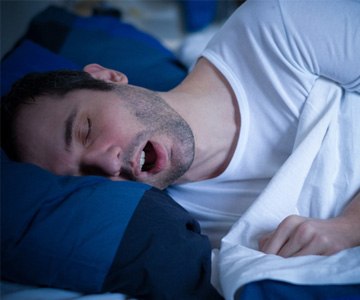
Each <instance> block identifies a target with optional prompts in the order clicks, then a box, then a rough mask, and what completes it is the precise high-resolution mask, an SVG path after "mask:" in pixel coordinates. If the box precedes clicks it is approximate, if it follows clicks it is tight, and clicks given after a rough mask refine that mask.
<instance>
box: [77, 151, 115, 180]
mask: <svg viewBox="0 0 360 300" xmlns="http://www.w3.org/2000/svg"><path fill="white" fill-rule="evenodd" d="M120 169H121V149H120V147H117V146H111V147H109V148H107V149H105V150H100V151H99V150H92V151H88V152H87V153H85V154H84V155H83V158H82V161H81V173H82V174H84V175H100V176H106V177H108V176H119V174H120Z"/></svg>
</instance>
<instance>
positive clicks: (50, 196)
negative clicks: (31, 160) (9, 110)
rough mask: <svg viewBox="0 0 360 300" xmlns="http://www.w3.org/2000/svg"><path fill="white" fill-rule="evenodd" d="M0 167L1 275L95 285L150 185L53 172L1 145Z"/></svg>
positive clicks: (76, 286) (89, 289)
mask: <svg viewBox="0 0 360 300" xmlns="http://www.w3.org/2000/svg"><path fill="white" fill-rule="evenodd" d="M1 173H2V176H1V277H2V279H6V280H9V281H15V282H18V283H23V284H32V285H45V286H52V287H57V288H66V289H71V290H75V291H81V292H86V293H95V292H100V291H101V290H102V285H103V282H104V280H105V277H106V276H107V273H108V271H109V268H110V266H111V265H112V261H113V259H114V257H115V255H116V252H117V249H118V247H119V244H120V241H121V239H122V237H123V235H124V232H125V231H126V228H127V225H128V222H129V220H130V219H131V217H132V215H133V212H134V210H135V208H136V207H137V205H138V203H139V201H140V199H141V198H142V196H143V194H144V192H145V191H147V190H148V189H149V186H147V185H144V184H140V183H135V182H112V181H110V180H108V179H106V178H103V177H95V176H93V177H90V176H89V177H63V176H55V175H53V174H51V173H49V172H47V171H44V170H42V169H40V168H38V167H36V166H33V165H29V164H19V163H15V162H13V161H10V160H8V159H7V157H6V155H5V154H4V153H3V151H1ZM4 175H5V176H4Z"/></svg>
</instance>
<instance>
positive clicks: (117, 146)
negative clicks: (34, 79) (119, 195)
mask: <svg viewBox="0 0 360 300" xmlns="http://www.w3.org/2000/svg"><path fill="white" fill-rule="evenodd" d="M127 87H128V89H133V90H134V91H135V92H136V93H137V94H136V95H135V97H131V99H130V97H126V95H125V96H124V95H121V94H119V93H117V92H115V91H112V92H102V91H90V90H78V91H73V92H70V93H68V94H67V95H65V96H64V97H62V99H54V98H55V97H54V96H52V98H51V99H50V98H49V96H41V97H39V98H38V99H36V100H37V101H36V102H35V103H34V104H29V105H24V106H23V108H22V109H21V110H20V112H19V115H18V118H17V121H16V127H15V131H16V134H17V140H16V141H17V143H18V145H19V147H20V149H21V152H20V153H21V156H22V160H23V161H25V162H30V163H34V164H37V165H39V166H41V167H43V168H45V169H48V170H50V171H52V172H54V173H56V174H60V175H102V176H106V177H109V178H111V179H112V180H124V179H125V180H135V181H141V182H144V183H148V184H150V185H153V186H155V187H158V188H165V187H166V186H168V185H169V184H171V183H172V182H174V181H175V180H176V179H177V178H179V177H180V176H181V175H183V174H184V173H185V172H186V171H187V170H188V169H189V167H190V165H191V163H192V161H193V158H194V139H193V135H192V132H191V129H190V127H189V126H188V124H187V123H186V122H185V121H184V120H183V119H182V118H181V117H180V116H179V115H178V114H177V113H176V112H175V111H174V110H172V109H171V108H170V107H169V106H168V105H167V103H166V102H165V101H164V100H163V99H161V98H159V97H158V96H157V95H156V94H154V93H151V92H149V91H147V90H143V89H140V88H137V87H132V86H127ZM124 98H129V99H124Z"/></svg>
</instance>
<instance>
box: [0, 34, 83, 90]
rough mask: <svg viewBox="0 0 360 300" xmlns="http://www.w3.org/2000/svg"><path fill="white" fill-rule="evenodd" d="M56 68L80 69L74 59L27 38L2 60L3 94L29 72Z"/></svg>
mask: <svg viewBox="0 0 360 300" xmlns="http://www.w3.org/2000/svg"><path fill="white" fill-rule="evenodd" d="M56 69H71V70H79V69H80V67H79V66H78V65H76V64H75V63H73V62H72V61H70V60H68V59H66V58H64V57H62V56H60V55H57V54H55V53H52V52H51V51H49V50H48V49H45V48H44V47H41V46H40V45H38V44H36V43H34V42H32V41H30V40H27V39H25V40H23V41H21V42H20V44H19V45H18V46H17V47H16V48H15V49H14V50H13V51H12V52H10V53H9V54H8V55H7V56H6V57H5V58H4V60H3V61H2V62H1V74H2V76H1V95H2V96H3V95H5V94H7V93H8V92H9V91H10V88H11V86H12V85H13V83H14V82H15V81H16V80H18V79H20V78H21V77H23V76H24V75H26V74H27V73H31V72H46V71H51V70H56Z"/></svg>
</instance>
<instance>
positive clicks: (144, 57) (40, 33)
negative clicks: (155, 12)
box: [25, 7, 187, 91]
mask: <svg viewBox="0 0 360 300" xmlns="http://www.w3.org/2000/svg"><path fill="white" fill-rule="evenodd" d="M54 36H56V37H57V38H56V39H54ZM25 37H26V38H28V39H31V40H32V41H34V42H36V43H38V44H39V45H41V46H43V47H45V48H47V49H50V50H51V51H52V52H54V53H57V54H59V55H61V56H63V57H65V58H67V59H69V60H71V61H73V62H75V63H76V64H78V65H79V66H81V67H83V66H84V65H86V64H89V63H99V64H102V65H104V66H105V67H108V68H112V69H115V70H119V71H121V72H123V73H125V74H126V75H127V76H128V78H129V83H131V84H133V85H139V86H142V87H145V88H149V89H152V90H157V91H166V90H170V89H172V88H174V87H175V86H176V85H177V84H178V83H180V82H181V81H182V80H183V79H184V78H185V76H186V75H187V69H186V68H185V67H184V66H183V65H182V64H181V62H180V61H179V60H178V59H177V58H176V56H175V55H174V54H173V53H172V52H171V51H169V50H168V49H167V48H165V47H164V46H163V45H162V44H161V43H160V42H159V41H158V40H157V39H156V38H154V37H153V36H151V35H150V34H147V33H145V32H143V31H140V30H138V29H136V28H135V27H134V26H132V25H130V24H126V23H124V22H121V21H119V20H118V19H115V18H113V17H105V16H92V17H81V16H77V15H74V14H72V13H70V12H68V11H66V10H64V9H62V8H60V7H49V8H47V9H46V10H44V11H43V12H41V13H40V14H39V15H37V16H36V17H35V18H34V20H33V21H32V22H31V24H30V27H29V29H28V31H27V33H26V34H25Z"/></svg>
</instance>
